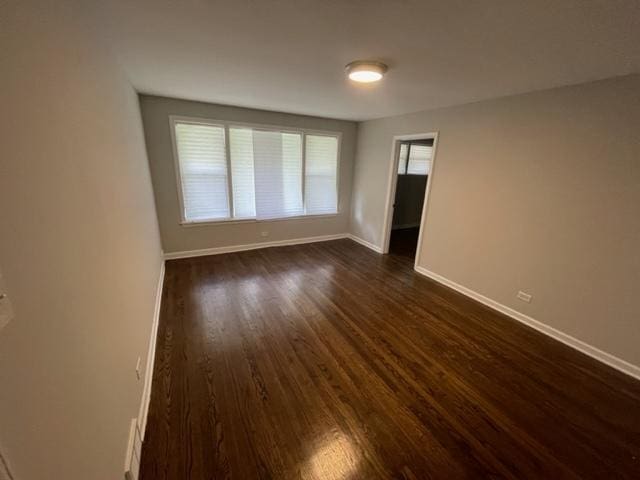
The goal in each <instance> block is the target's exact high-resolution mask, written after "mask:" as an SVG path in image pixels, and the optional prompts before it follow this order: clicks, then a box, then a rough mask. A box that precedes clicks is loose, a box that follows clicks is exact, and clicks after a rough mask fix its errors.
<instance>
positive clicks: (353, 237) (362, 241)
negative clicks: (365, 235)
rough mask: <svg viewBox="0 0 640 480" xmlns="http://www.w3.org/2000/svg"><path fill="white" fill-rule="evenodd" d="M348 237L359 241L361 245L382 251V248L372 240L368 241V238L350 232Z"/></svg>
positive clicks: (375, 250)
mask: <svg viewBox="0 0 640 480" xmlns="http://www.w3.org/2000/svg"><path fill="white" fill-rule="evenodd" d="M347 237H348V238H350V239H351V240H353V241H354V242H358V243H359V244H360V245H364V246H365V247H367V248H370V249H371V250H373V251H374V252H378V253H382V249H381V248H380V247H379V246H377V245H374V244H373V243H371V242H367V241H366V240H363V239H362V238H360V237H356V236H355V235H354V234H352V233H350V234H348V235H347Z"/></svg>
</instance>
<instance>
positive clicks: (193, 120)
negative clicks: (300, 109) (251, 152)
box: [169, 115, 342, 227]
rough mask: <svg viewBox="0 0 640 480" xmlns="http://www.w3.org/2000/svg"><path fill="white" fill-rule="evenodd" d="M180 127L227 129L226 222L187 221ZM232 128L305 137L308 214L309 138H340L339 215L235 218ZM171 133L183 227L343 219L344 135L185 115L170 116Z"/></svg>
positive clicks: (303, 149)
mask: <svg viewBox="0 0 640 480" xmlns="http://www.w3.org/2000/svg"><path fill="white" fill-rule="evenodd" d="M177 123H188V124H193V125H206V126H211V127H219V128H223V129H224V142H225V145H224V149H225V156H226V162H227V195H228V204H229V213H230V216H229V217H225V218H212V219H203V220H188V219H186V218H185V210H184V193H183V191H182V176H181V171H180V159H179V157H178V143H177V141H176V124H177ZM230 128H251V129H253V130H263V131H270V132H280V133H293V134H299V135H301V137H302V142H301V144H302V147H301V148H302V152H301V154H302V168H301V177H302V178H301V182H302V206H303V208H304V210H305V211H306V209H307V206H306V200H305V189H306V181H305V172H306V163H307V162H306V156H307V153H306V144H307V135H316V136H325V137H332V138H336V139H337V142H338V148H337V152H336V155H337V158H336V212H335V213H322V214H304V215H296V216H291V217H279V218H268V219H258V218H253V217H252V218H234V217H233V183H232V181H233V179H232V171H231V155H230V153H231V152H230V150H231V149H230V141H229V129H230ZM169 130H170V134H171V146H172V150H173V170H174V174H175V178H176V188H177V194H178V204H179V206H180V221H179V224H180V225H181V226H183V227H194V226H201V225H229V224H233V223H258V222H282V221H287V220H300V219H306V218H326V217H335V216H337V215H340V207H341V204H340V168H341V163H342V132H336V131H331V130H318V129H311V128H296V127H287V126H282V125H274V124H260V123H250V122H241V121H232V120H215V119H209V118H202V117H191V116H183V115H169Z"/></svg>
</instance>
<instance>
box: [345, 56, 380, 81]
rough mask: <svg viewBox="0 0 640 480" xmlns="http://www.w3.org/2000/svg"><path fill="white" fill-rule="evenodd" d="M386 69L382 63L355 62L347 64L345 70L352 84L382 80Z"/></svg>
mask: <svg viewBox="0 0 640 480" xmlns="http://www.w3.org/2000/svg"><path fill="white" fill-rule="evenodd" d="M387 69H388V67H387V66H386V65H385V64H384V63H380V62H371V61H367V60H357V61H355V62H351V63H349V64H348V65H347V66H346V67H345V70H346V71H347V75H349V78H350V79H351V80H353V81H354V82H361V83H371V82H377V81H379V80H380V79H382V76H383V75H384V74H385V72H386V71H387Z"/></svg>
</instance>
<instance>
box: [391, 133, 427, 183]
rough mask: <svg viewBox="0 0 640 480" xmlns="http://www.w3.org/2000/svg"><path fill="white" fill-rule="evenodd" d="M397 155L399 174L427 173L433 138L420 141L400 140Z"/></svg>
mask: <svg viewBox="0 0 640 480" xmlns="http://www.w3.org/2000/svg"><path fill="white" fill-rule="evenodd" d="M399 155H400V158H399V159H398V174H399V175H429V171H430V170H431V157H432V155H433V140H428V141H420V143H417V142H402V143H401V144H400V153H399Z"/></svg>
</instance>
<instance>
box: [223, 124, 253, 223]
mask: <svg viewBox="0 0 640 480" xmlns="http://www.w3.org/2000/svg"><path fill="white" fill-rule="evenodd" d="M229 151H230V155H231V181H232V186H233V216H234V217H235V218H239V219H240V218H254V217H255V216H256V197H255V171H254V168H253V131H252V130H251V129H250V128H229Z"/></svg>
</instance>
